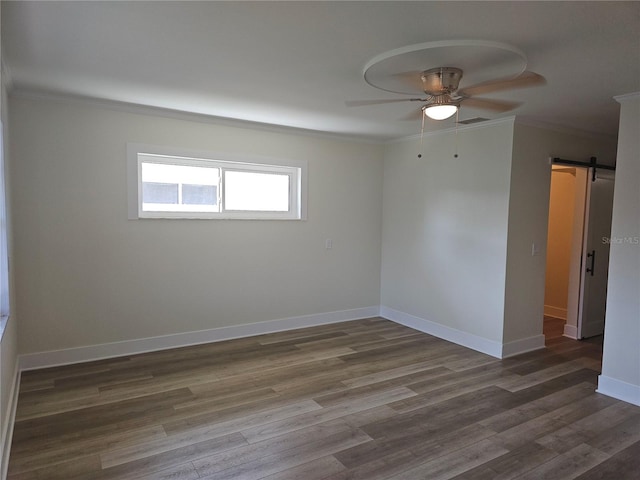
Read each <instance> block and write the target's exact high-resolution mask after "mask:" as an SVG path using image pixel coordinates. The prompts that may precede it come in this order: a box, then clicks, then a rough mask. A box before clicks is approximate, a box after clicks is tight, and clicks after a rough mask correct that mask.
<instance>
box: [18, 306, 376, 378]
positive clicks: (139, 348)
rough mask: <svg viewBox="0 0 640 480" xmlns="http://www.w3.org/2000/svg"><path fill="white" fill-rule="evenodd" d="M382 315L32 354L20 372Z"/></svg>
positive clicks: (372, 311) (327, 317) (320, 317)
mask: <svg viewBox="0 0 640 480" xmlns="http://www.w3.org/2000/svg"><path fill="white" fill-rule="evenodd" d="M379 313H380V309H379V307H378V306H374V307H364V308H356V309H352V310H340V311H337V312H326V313H318V314H313V315H304V316H300V317H290V318H282V319H277V320H269V321H266V322H257V323H250V324H246V325H234V326H229V327H220V328H212V329H209V330H200V331H196V332H185V333H176V334H173V335H163V336H160V337H150V338H140V339H136V340H126V341H122V342H113V343H103V344H98V345H88V346H85V347H75V348H68V349H64V350H54V351H49V352H38V353H28V354H23V355H20V356H19V364H20V370H33V369H37V368H45V367H53V366H57V365H68V364H72V363H81V362H89V361H92V360H102V359H105V358H114V357H121V356H124V355H134V354H137V353H145V352H152V351H156V350H165V349H169V348H178V347H186V346H189V345H198V344H202V343H211V342H220V341H223V340H231V339H234V338H242V337H250V336H253V335H262V334H265V333H275V332H282V331H284V330H294V329H297V328H306V327H314V326H317V325H326V324H330V323H337V322H346V321H349V320H359V319H362V318H371V317H377V316H378V315H379Z"/></svg>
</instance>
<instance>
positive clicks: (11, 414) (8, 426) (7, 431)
mask: <svg viewBox="0 0 640 480" xmlns="http://www.w3.org/2000/svg"><path fill="white" fill-rule="evenodd" d="M19 393H20V368H19V365H18V362H16V367H15V370H14V372H13V382H12V383H11V392H10V393H9V405H7V411H6V412H5V414H6V420H5V423H4V429H3V431H2V445H1V446H0V447H1V449H2V450H1V451H0V455H2V459H1V460H0V465H2V471H1V472H0V478H2V480H4V479H6V478H7V471H8V469H9V456H10V454H11V441H12V440H13V426H14V424H15V422H16V409H17V407H18V394H19Z"/></svg>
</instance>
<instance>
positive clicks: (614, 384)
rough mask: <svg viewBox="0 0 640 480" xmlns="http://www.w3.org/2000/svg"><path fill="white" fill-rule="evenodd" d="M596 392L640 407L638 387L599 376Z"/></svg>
mask: <svg viewBox="0 0 640 480" xmlns="http://www.w3.org/2000/svg"><path fill="white" fill-rule="evenodd" d="M596 392H598V393H602V394H603V395H607V396H609V397H613V398H617V399H618V400H622V401H623V402H627V403H632V404H634V405H638V406H639V407H640V385H633V384H632V383H627V382H623V381H622V380H617V379H615V378H611V377H607V376H605V375H599V376H598V388H597V390H596Z"/></svg>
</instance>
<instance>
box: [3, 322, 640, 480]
mask: <svg viewBox="0 0 640 480" xmlns="http://www.w3.org/2000/svg"><path fill="white" fill-rule="evenodd" d="M545 323H546V324H547V326H548V330H549V331H552V330H553V328H554V327H555V325H554V324H553V321H552V320H547V321H546V322H545ZM556 330H557V328H556ZM560 332H561V330H560ZM601 353H602V347H601V345H599V344H598V342H595V343H591V342H577V341H572V340H569V339H567V338H563V337H561V336H560V335H559V333H558V334H557V335H555V336H554V337H553V338H548V348H547V349H545V350H541V351H537V352H533V353H528V354H524V355H520V356H518V357H514V358H509V359H506V360H497V359H495V358H492V357H489V356H487V355H483V354H481V353H478V352H475V351H472V350H469V349H466V348H463V347H460V346H457V345H454V344H452V343H448V342H446V341H443V340H439V339H437V338H434V337H431V336H429V335H426V334H423V333H419V332H416V331H414V330H411V329H409V328H406V327H403V326H400V325H397V324H394V323H392V322H389V321H386V320H383V319H380V318H372V319H367V320H359V321H354V322H346V323H341V324H334V325H328V326H322V327H314V328H308V329H304V330H296V331H290V332H283V333H277V334H271V335H263V336H258V337H253V338H246V339H239V340H232V341H227V342H221V343H216V344H209V345H201V346H195V347H188V348H182V349H176V350H171V351H163V352H156V353H149V354H144V355H135V356H130V357H123V358H117V359H113V360H107V361H99V362H92V363H85V364H82V365H71V366H66V367H57V368H51V369H46V370H40V371H29V372H25V373H23V375H22V382H21V386H20V397H19V403H18V411H17V419H16V423H15V431H14V434H13V444H12V449H11V461H10V464H9V479H11V480H18V479H20V480H24V479H47V480H56V479H64V480H72V479H73V480H79V479H83V480H106V479H126V480H134V479H146V480H151V479H153V480H168V479H174V480H191V479H225V480H227V479H270V480H274V479H280V480H284V479H295V480H313V479H335V480H338V479H366V480H372V479H411V480H414V479H429V480H433V479H450V478H455V479H463V478H466V479H491V480H495V479H510V478H518V479H543V478H544V479H573V478H578V479H581V480H587V479H589V480H591V479H614V480H623V479H632V478H633V479H637V478H639V477H638V472H639V471H640V407H635V406H632V405H630V404H627V403H624V402H620V401H617V400H614V399H612V398H609V397H606V396H603V395H600V394H597V393H595V392H594V390H595V387H596V381H597V375H598V372H599V368H600V358H601Z"/></svg>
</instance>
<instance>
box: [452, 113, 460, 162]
mask: <svg viewBox="0 0 640 480" xmlns="http://www.w3.org/2000/svg"><path fill="white" fill-rule="evenodd" d="M459 112H460V109H459V108H458V109H456V134H455V137H454V140H453V158H458V125H459V123H458V113H459Z"/></svg>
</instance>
